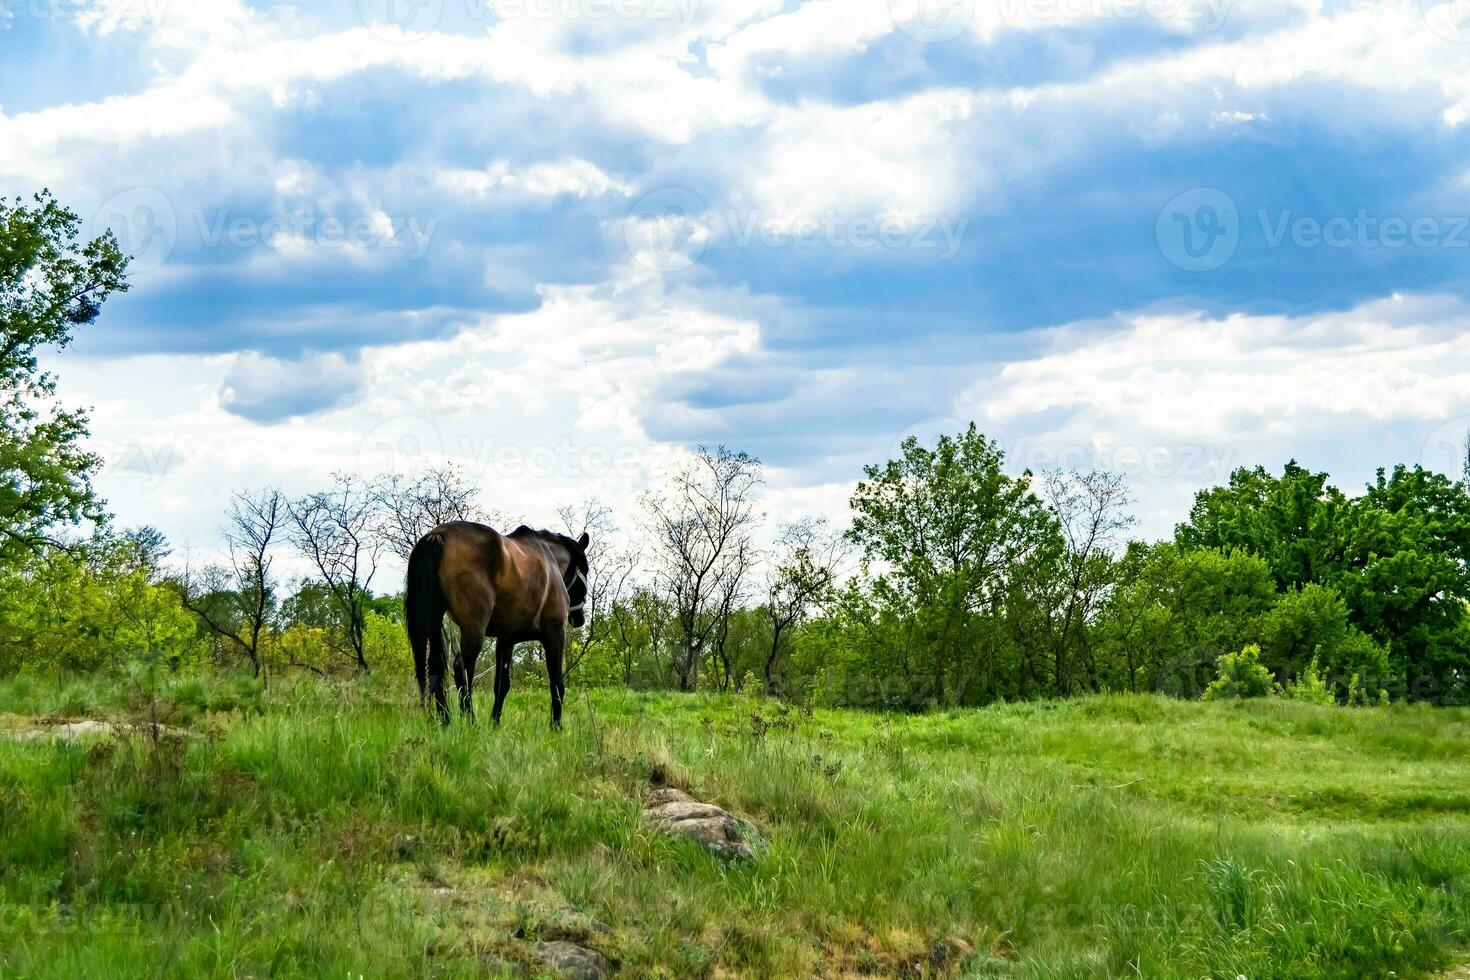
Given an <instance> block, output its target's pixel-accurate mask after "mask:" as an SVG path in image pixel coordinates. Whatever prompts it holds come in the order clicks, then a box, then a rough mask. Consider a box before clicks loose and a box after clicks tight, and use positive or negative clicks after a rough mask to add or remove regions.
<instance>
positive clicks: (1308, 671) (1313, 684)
mask: <svg viewBox="0 0 1470 980" xmlns="http://www.w3.org/2000/svg"><path fill="white" fill-rule="evenodd" d="M1282 694H1284V695H1285V696H1286V698H1287V700H1289V701H1305V702H1307V703H1308V704H1332V705H1335V704H1337V698H1336V697H1334V696H1333V694H1332V692H1331V691H1329V690H1328V689H1327V682H1326V681H1325V680H1323V679H1322V675H1321V673H1320V672H1318V670H1317V658H1316V657H1313V658H1312V659H1311V661H1310V662H1309V663H1308V664H1307V665H1306V666H1305V667H1303V668H1302V675H1301V676H1300V677H1298V678H1297V679H1296V680H1294V681H1290V682H1288V683H1287V685H1286V687H1285V689H1284V690H1283V691H1282Z"/></svg>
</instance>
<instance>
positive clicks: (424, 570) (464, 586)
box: [403, 521, 588, 728]
mask: <svg viewBox="0 0 1470 980" xmlns="http://www.w3.org/2000/svg"><path fill="white" fill-rule="evenodd" d="M587 544H588V538H587V535H585V534H584V535H582V536H581V537H580V538H577V539H573V538H570V537H568V536H567V535H565V534H555V533H553V532H551V531H533V530H531V529H530V528H529V527H526V526H524V525H522V526H521V527H518V528H516V529H515V530H514V531H512V532H511V533H510V534H499V533H497V532H496V531H494V530H492V529H491V528H488V527H486V526H485V525H483V524H472V523H470V522H468V521H454V522H452V523H449V524H441V525H440V526H439V527H436V528H434V530H432V531H430V532H429V533H428V534H425V535H424V536H423V537H422V538H420V539H419V542H418V544H416V545H414V547H413V551H412V553H410V555H409V557H408V584H407V588H406V589H405V591H404V597H403V603H404V609H405V612H406V613H407V620H408V642H409V644H410V645H411V646H412V647H413V666H414V673H415V674H416V675H417V678H418V682H419V701H420V703H424V701H425V697H426V695H427V694H429V693H432V694H433V696H434V704H435V706H436V707H437V708H438V709H439V718H440V720H441V721H442V722H443V723H444V724H446V725H447V724H449V705H448V703H447V702H446V699H445V693H444V668H445V662H444V661H445V657H444V633H443V621H444V614H445V613H446V612H447V613H449V615H450V616H452V617H453V618H454V621H455V622H456V623H458V624H459V633H460V647H459V657H458V658H457V659H456V660H455V662H454V686H455V687H457V688H458V689H459V710H460V712H461V713H463V714H464V715H465V716H466V717H467V718H469V719H470V720H472V721H473V720H474V717H475V711H474V705H473V703H472V697H473V695H474V684H475V662H476V661H477V660H478V659H479V656H480V647H481V646H482V645H483V644H484V642H485V637H487V636H493V637H494V638H495V711H494V713H493V716H492V717H494V719H495V723H496V724H497V725H498V724H500V709H501V707H502V706H503V705H504V704H505V695H506V693H507V692H508V691H509V690H510V663H511V659H510V658H511V653H512V651H514V650H515V646H516V644H517V643H525V642H528V641H531V640H539V641H540V643H541V646H542V648H543V649H544V650H545V651H546V673H547V676H548V677H549V678H550V680H551V727H552V728H560V727H561V702H562V695H563V693H564V688H563V684H562V673H561V658H562V650H563V649H564V648H565V646H566V627H567V623H568V622H570V623H571V625H573V626H581V625H582V622H583V615H582V608H583V606H584V605H585V603H586V601H587Z"/></svg>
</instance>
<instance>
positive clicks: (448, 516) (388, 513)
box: [371, 466, 490, 562]
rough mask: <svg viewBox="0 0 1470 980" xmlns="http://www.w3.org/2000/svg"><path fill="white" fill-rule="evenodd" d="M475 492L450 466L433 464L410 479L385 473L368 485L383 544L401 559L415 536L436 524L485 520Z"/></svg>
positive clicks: (415, 542)
mask: <svg viewBox="0 0 1470 980" xmlns="http://www.w3.org/2000/svg"><path fill="white" fill-rule="evenodd" d="M477 493H478V490H477V488H476V487H475V485H474V484H473V483H472V482H470V480H469V479H467V478H466V477H465V475H464V474H463V473H462V472H461V471H460V470H458V469H455V468H454V467H452V466H439V467H435V468H434V469H431V470H428V471H426V472H424V473H422V474H420V475H419V476H417V477H415V478H413V479H409V478H407V477H405V476H403V475H402V474H400V473H389V474H387V475H385V476H382V477H380V478H379V479H378V480H377V481H376V482H375V483H374V484H373V486H372V488H371V494H372V497H373V501H374V503H375V504H376V505H377V510H378V522H379V530H380V533H381V534H382V536H383V540H384V543H385V544H386V545H387V547H388V548H389V549H391V550H392V552H393V553H394V554H395V555H397V556H398V557H399V558H401V559H402V560H403V561H405V562H407V561H408V555H409V552H411V551H413V546H414V545H416V544H418V541H419V538H421V537H423V536H424V535H425V534H426V533H428V532H429V531H431V530H433V529H434V528H436V527H438V526H439V525H440V524H447V523H448V522H450V521H488V519H489V517H490V515H489V514H488V513H487V512H486V511H485V510H483V509H482V508H481V507H480V505H479V504H478V503H477V502H476V500H475V497H476V494H477Z"/></svg>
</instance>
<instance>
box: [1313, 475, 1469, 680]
mask: <svg viewBox="0 0 1470 980" xmlns="http://www.w3.org/2000/svg"><path fill="white" fill-rule="evenodd" d="M1345 525H1346V527H1345V528H1344V531H1343V541H1344V543H1343V561H1342V565H1341V567H1340V568H1339V569H1336V570H1334V573H1333V574H1330V575H1324V576H1323V583H1324V584H1326V585H1330V586H1331V587H1332V588H1334V589H1335V590H1337V592H1338V593H1339V594H1340V595H1341V596H1342V597H1343V600H1344V601H1345V602H1346V603H1347V606H1348V609H1349V611H1350V612H1351V613H1352V618H1353V623H1354V625H1356V626H1357V627H1359V628H1360V629H1362V630H1363V631H1364V632H1365V633H1367V634H1368V635H1369V636H1371V637H1373V638H1374V639H1375V640H1377V641H1378V642H1379V643H1380V644H1382V645H1384V646H1386V647H1388V648H1389V651H1390V653H1391V655H1392V657H1393V659H1394V661H1395V666H1396V668H1397V669H1398V670H1399V671H1400V672H1402V673H1403V674H1404V675H1405V677H1406V678H1407V679H1408V681H1409V683H1410V684H1411V685H1416V684H1417V685H1418V686H1419V687H1421V688H1422V691H1421V693H1420V694H1417V695H1415V696H1416V697H1434V696H1438V695H1442V694H1446V693H1448V692H1447V690H1446V689H1447V688H1454V687H1458V686H1462V685H1464V684H1465V683H1466V682H1467V678H1470V619H1467V603H1470V490H1467V489H1466V487H1465V486H1464V485H1463V484H1461V483H1460V482H1459V481H1458V480H1452V479H1450V478H1449V477H1448V476H1445V475H1443V474H1440V473H1435V472H1433V471H1431V470H1426V469H1424V468H1422V467H1420V466H1415V467H1413V468H1412V469H1411V468H1409V467H1406V466H1397V467H1395V468H1394V469H1393V471H1392V472H1391V473H1388V472H1385V471H1384V470H1379V471H1378V475H1377V478H1376V479H1375V480H1374V482H1373V483H1371V484H1369V485H1368V488H1367V492H1366V493H1365V494H1363V496H1361V497H1358V498H1355V499H1354V500H1353V502H1352V507H1351V508H1350V511H1349V513H1348V515H1347V518H1346V521H1345ZM1363 679H1364V681H1368V680H1370V678H1367V677H1365V678H1363ZM1436 688H1437V689H1438V691H1437V694H1431V693H1429V692H1430V690H1431V689H1436Z"/></svg>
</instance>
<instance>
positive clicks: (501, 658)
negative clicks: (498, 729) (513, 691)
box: [490, 636, 516, 725]
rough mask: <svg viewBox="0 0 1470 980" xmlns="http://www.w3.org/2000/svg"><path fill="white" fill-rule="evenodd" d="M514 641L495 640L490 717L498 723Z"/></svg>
mask: <svg viewBox="0 0 1470 980" xmlns="http://www.w3.org/2000/svg"><path fill="white" fill-rule="evenodd" d="M515 648H516V645H515V641H513V640H509V639H507V638H505V637H503V636H502V637H500V638H499V639H497V640H496V641H495V707H494V708H493V709H492V710H491V712H490V718H491V720H492V721H494V722H495V724H497V725H498V724H500V709H501V708H503V707H505V696H506V695H507V694H509V693H510V664H511V654H513V653H514V652H515Z"/></svg>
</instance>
